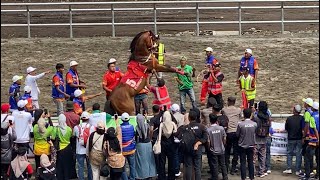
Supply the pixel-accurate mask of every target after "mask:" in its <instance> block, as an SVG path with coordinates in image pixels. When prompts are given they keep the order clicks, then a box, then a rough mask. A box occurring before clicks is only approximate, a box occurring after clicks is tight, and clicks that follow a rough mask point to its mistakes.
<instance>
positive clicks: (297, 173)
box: [296, 170, 304, 176]
mask: <svg viewBox="0 0 320 180" xmlns="http://www.w3.org/2000/svg"><path fill="white" fill-rule="evenodd" d="M296 175H297V176H304V173H303V172H302V171H301V170H300V171H296Z"/></svg>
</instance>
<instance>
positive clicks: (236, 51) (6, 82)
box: [1, 34, 319, 113]
mask: <svg viewBox="0 0 320 180" xmlns="http://www.w3.org/2000/svg"><path fill="white" fill-rule="evenodd" d="M131 40H132V37H121V38H109V37H99V38H77V39H59V38H53V39H50V38H49V39H48V38H46V39H45V38H43V39H41V38H39V39H6V40H5V39H1V79H2V81H1V102H7V101H8V89H9V86H10V84H11V82H12V81H11V78H12V77H13V75H15V74H19V75H24V76H26V73H25V72H26V68H27V67H28V66H33V67H36V68H38V72H42V71H46V70H51V71H52V73H51V74H50V75H47V76H45V77H44V78H43V79H40V80H38V85H39V87H40V90H41V97H40V104H41V106H43V107H46V108H49V109H50V110H51V112H55V106H54V104H53V102H52V99H51V78H52V76H53V74H54V72H55V64H56V63H58V62H61V63H63V64H64V65H65V66H66V70H67V69H68V67H69V61H70V59H71V58H74V59H76V60H77V61H78V62H79V63H80V65H79V67H78V69H79V70H78V71H79V76H80V79H82V80H84V81H85V82H86V83H87V85H88V86H89V87H88V89H87V94H93V93H97V92H100V91H103V90H102V88H101V80H102V76H103V74H104V72H105V70H106V68H107V66H106V62H107V59H109V58H111V57H114V58H116V59H118V65H119V66H120V68H121V69H122V70H125V69H126V64H127V62H128V56H129V52H128V47H129V43H130V42H131ZM162 41H163V42H164V43H165V45H166V51H167V61H166V63H167V64H170V65H173V66H177V65H178V64H179V58H180V56H182V55H184V56H186V57H187V58H188V63H189V64H190V65H192V66H195V67H196V69H197V70H198V71H197V72H199V71H200V70H201V69H202V67H203V66H204V52H203V49H204V48H205V47H207V46H212V47H213V49H214V55H215V56H216V58H217V59H218V60H219V61H220V62H221V63H222V66H223V67H222V72H223V73H224V74H225V79H224V82H223V88H224V91H223V96H224V99H226V98H227V97H228V96H231V95H234V92H235V91H237V90H238V88H237V86H236V83H235V81H236V76H237V70H238V66H239V60H240V58H241V56H242V55H243V51H244V49H245V48H252V49H253V53H254V56H255V57H256V58H257V59H258V62H259V66H260V71H259V75H258V82H257V97H256V100H267V101H268V102H269V104H270V109H271V111H272V112H273V113H290V111H291V107H292V106H293V105H294V104H295V103H301V99H302V98H303V97H311V98H314V99H318V94H319V60H318V58H319V35H318V34H291V35H290V34H288V35H283V36H280V35H273V36H257V35H247V36H243V37H241V38H240V37H234V36H223V37H213V36H211V37H209V36H207V37H194V36H181V37H163V38H162ZM173 77H174V74H169V73H165V80H166V82H167V86H168V87H169V91H170V97H171V98H172V100H173V102H179V95H178V90H177V85H176V82H175V81H174V80H173ZM194 89H195V92H196V98H197V100H198V99H199V93H200V92H199V90H200V83H195V87H194ZM152 98H153V97H152V96H150V98H149V101H151V100H152ZM239 101H240V97H239V96H238V103H239ZM93 102H99V103H100V104H103V103H104V96H101V98H96V99H94V100H91V101H89V102H87V107H89V106H91V105H92V103H93ZM187 102H188V104H189V101H187Z"/></svg>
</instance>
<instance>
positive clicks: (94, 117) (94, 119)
mask: <svg viewBox="0 0 320 180" xmlns="http://www.w3.org/2000/svg"><path fill="white" fill-rule="evenodd" d="M106 116H107V114H106V113H105V112H101V113H93V114H91V115H90V117H89V124H91V126H94V127H97V124H98V121H100V120H101V121H103V122H104V123H105V125H106Z"/></svg>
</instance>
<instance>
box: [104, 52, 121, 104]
mask: <svg viewBox="0 0 320 180" xmlns="http://www.w3.org/2000/svg"><path fill="white" fill-rule="evenodd" d="M116 62H117V60H116V59H114V58H111V59H110V60H109V62H108V70H107V71H106V72H105V74H104V75H103V79H102V88H103V89H104V90H105V91H106V99H107V100H109V97H110V95H111V93H112V91H113V90H114V88H115V87H116V86H117V85H118V84H119V82H120V80H121V77H122V76H123V74H122V73H121V71H120V69H117V68H116Z"/></svg>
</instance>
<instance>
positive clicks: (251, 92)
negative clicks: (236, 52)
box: [240, 75, 256, 100]
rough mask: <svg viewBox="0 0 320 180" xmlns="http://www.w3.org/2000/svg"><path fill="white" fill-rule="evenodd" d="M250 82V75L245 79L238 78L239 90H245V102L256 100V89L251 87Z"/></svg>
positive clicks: (242, 77)
mask: <svg viewBox="0 0 320 180" xmlns="http://www.w3.org/2000/svg"><path fill="white" fill-rule="evenodd" d="M252 81H253V77H252V76H250V75H248V77H247V78H245V77H244V76H241V77H240V84H241V89H245V90H246V96H247V100H251V99H255V98H256V88H255V87H254V88H252V87H251V84H252Z"/></svg>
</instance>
